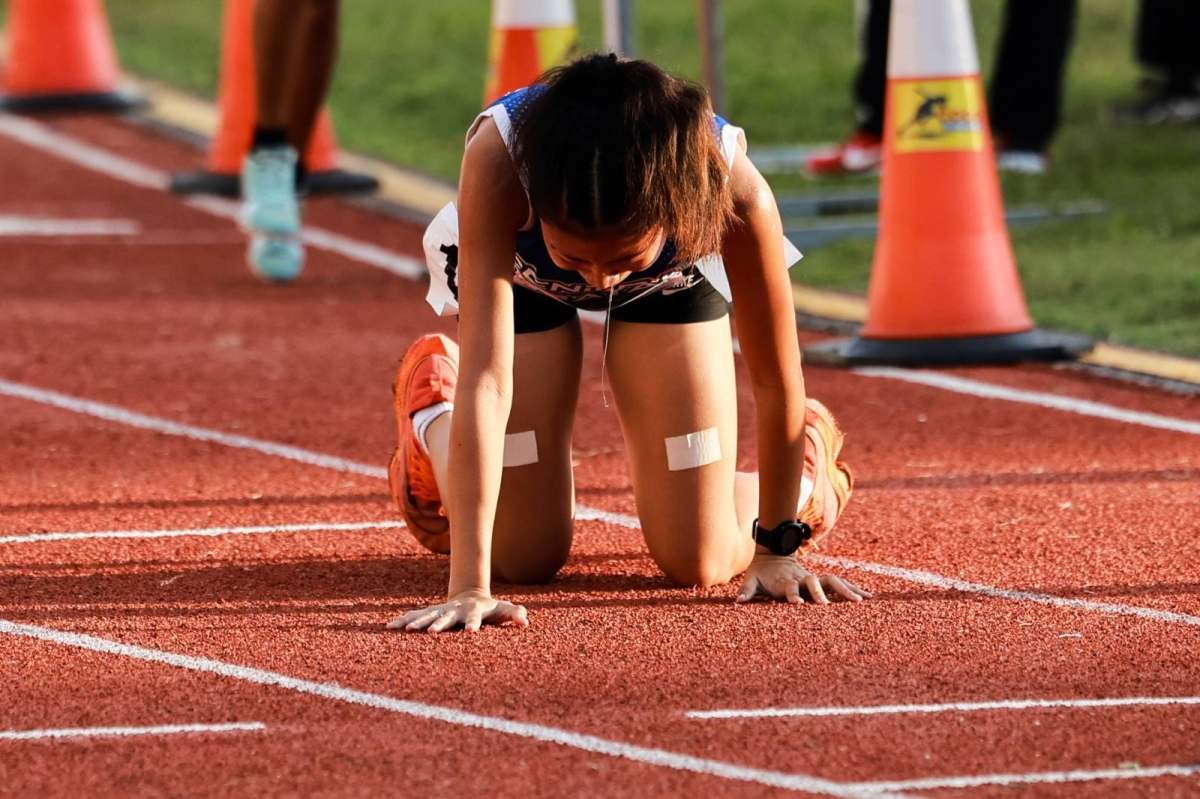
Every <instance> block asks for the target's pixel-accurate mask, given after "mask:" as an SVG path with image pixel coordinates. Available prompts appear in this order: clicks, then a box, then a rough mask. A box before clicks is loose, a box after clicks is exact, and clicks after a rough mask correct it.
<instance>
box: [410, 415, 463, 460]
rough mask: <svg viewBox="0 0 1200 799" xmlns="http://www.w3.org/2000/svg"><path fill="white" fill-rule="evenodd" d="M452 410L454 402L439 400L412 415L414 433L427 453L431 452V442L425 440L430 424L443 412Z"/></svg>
mask: <svg viewBox="0 0 1200 799" xmlns="http://www.w3.org/2000/svg"><path fill="white" fill-rule="evenodd" d="M452 410H454V403H453V402H439V403H436V404H434V405H430V406H429V407H427V408H422V409H421V410H419V411H417V412H416V413H414V414H413V415H412V426H413V433H414V434H415V435H416V437H417V443H418V444H420V445H421V449H423V450H425V454H426V455H428V454H429V442H428V441H426V440H425V433H426V432H428V430H429V425H431V424H433V423H434V421H436V420H437V418H438V417H439V416H441V415H442V414H443V413H450V411H452Z"/></svg>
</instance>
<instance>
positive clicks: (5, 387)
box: [0, 380, 1200, 626]
mask: <svg viewBox="0 0 1200 799" xmlns="http://www.w3.org/2000/svg"><path fill="white" fill-rule="evenodd" d="M5 395H6V396H11V397H16V398H19V399H25V400H30V401H33V402H40V403H43V404H46V405H51V406H53V407H56V408H60V409H62V410H68V411H73V412H75V413H81V414H86V415H91V416H96V417H98V418H101V419H105V420H107V421H112V422H117V423H119V424H126V425H129V426H131V427H136V428H139V429H143V430H151V431H154V432H158V433H163V434H165V435H172V436H182V437H185V438H192V439H195V440H199V441H209V442H213V443H217V444H223V445H225V446H228V447H234V448H240V449H248V450H251V451H253V452H259V453H262V454H264V455H274V456H276V457H280V458H287V459H290V460H294V461H299V462H300V463H305V464H308V465H311V466H320V467H323V468H327V469H335V470H337V471H342V472H349V473H352V474H361V475H365V476H367V477H377V478H380V479H387V469H385V468H383V467H381V466H371V465H370V464H366V463H358V462H356V461H352V460H348V459H346V458H337V457H333V456H330V455H322V454H321V453H319V452H313V451H311V450H306V449H301V448H300V447H293V446H289V445H286V444H277V443H275V442H272V441H265V440H262V439H256V438H250V437H249V436H240V435H229V434H227V433H222V432H220V431H217V430H210V429H208V428H204V427H196V426H194V425H184V424H179V423H177V422H172V421H170V420H169V419H162V418H160V417H156V416H149V415H147V414H142V413H135V412H133V411H128V410H125V409H124V408H120V407H118V406H115V405H108V404H105V403H101V402H93V401H91V400H83V399H79V398H77V397H72V396H69V395H67V394H60V393H58V392H56V391H46V390H44V389H40V388H34V387H32V386H25V385H22V384H20V383H13V382H10V381H7V380H0V396H5ZM575 518H576V519H579V520H581V521H600V522H604V523H607V524H615V525H619V526H622V527H627V528H629V529H633V530H640V529H641V523H640V522H639V521H638V519H637V518H636V517H633V516H628V515H626V514H621V513H613V512H610V511H604V510H599V509H597V508H590V507H587V506H586V505H577V506H576V507H575ZM810 557H811V559H812V560H813V561H814V562H817V563H824V564H826V565H831V566H839V567H841V568H848V569H859V570H861V571H866V572H871V573H873V574H879V575H883V576H886V577H893V578H896V579H899V580H904V581H906V582H911V583H918V584H920V585H931V586H935V587H938V588H942V589H945V590H953V591H962V592H965V593H972V594H982V595H984V596H989V597H994V598H997V599H1009V600H1014V601H1019V602H1036V603H1039V604H1043V605H1052V606H1055V607H1063V608H1070V609H1073V610H1085V611H1093V612H1100V613H1107V614H1115V615H1122V616H1136V617H1138V618H1143V619H1148V620H1151V621H1161V622H1169V623H1174V624H1187V625H1192V626H1200V617H1198V616H1189V615H1186V614H1183V613H1171V612H1168V611H1163V610H1154V609H1153V608H1143V607H1138V606H1136V605H1117V604H1113V603H1109V602H1093V601H1091V600H1086V599H1067V598H1065V597H1059V596H1054V595H1052V594H1040V593H1035V592H1032V591H1018V590H1013V589H1008V588H998V587H996V586H993V585H987V584H985V583H973V582H968V581H966V580H958V579H954V578H952V577H945V576H942V575H940V574H935V573H933V572H926V571H919V570H915V569H904V568H900V567H896V566H887V565H884V564H879V563H866V562H863V561H857V560H849V559H847V558H834V557H829V556H825V555H812V556H810Z"/></svg>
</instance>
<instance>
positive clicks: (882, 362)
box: [804, 328, 1095, 366]
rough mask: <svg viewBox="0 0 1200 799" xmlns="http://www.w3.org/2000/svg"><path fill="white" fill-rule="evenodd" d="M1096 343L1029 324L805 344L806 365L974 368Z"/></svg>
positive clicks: (1058, 357)
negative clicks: (1014, 329)
mask: <svg viewBox="0 0 1200 799" xmlns="http://www.w3.org/2000/svg"><path fill="white" fill-rule="evenodd" d="M1093 346H1095V342H1094V341H1092V339H1090V338H1088V337H1087V336H1079V335H1072V334H1068V333H1048V332H1046V331H1044V330H1039V329H1037V328H1034V329H1033V330H1027V331H1025V332H1023V333H1009V334H1007V335H1002V336H973V337H969V338H937V339H911V340H909V339H904V340H897V339H868V338H861V337H857V336H856V337H854V338H845V339H838V340H836V341H827V342H824V343H822V344H814V345H813V346H811V347H805V349H804V359H805V362H806V363H810V364H819V365H822V366H973V365H983V364H1007V363H1019V362H1021V361H1065V360H1074V359H1075V358H1078V357H1079V356H1081V355H1085V354H1087V353H1088V352H1090V351H1091V349H1092V347H1093Z"/></svg>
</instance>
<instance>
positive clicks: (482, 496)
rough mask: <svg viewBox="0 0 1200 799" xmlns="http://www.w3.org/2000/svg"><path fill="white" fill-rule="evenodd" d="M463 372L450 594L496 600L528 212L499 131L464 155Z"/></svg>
mask: <svg viewBox="0 0 1200 799" xmlns="http://www.w3.org/2000/svg"><path fill="white" fill-rule="evenodd" d="M458 204H459V222H460V227H459V264H460V267H459V275H458V292H459V339H460V341H459V344H460V347H461V362H460V365H459V383H458V391H457V393H456V401H455V412H454V419H453V421H452V423H451V433H450V469H449V472H450V486H449V489H450V490H449V492H448V496H447V497H446V508H447V511H448V515H449V517H450V520H451V524H450V536H451V543H450V551H451V553H452V554H451V558H450V586H449V595H450V596H451V597H454V596H455V595H457V594H460V593H462V592H465V591H479V592H483V593H485V594H490V592H491V544H492V528H493V524H494V522H495V516H496V503H497V501H498V498H499V496H500V477H501V472H502V470H503V461H504V430H505V427H506V425H507V423H508V414H509V411H510V409H511V408H512V364H513V299H512V296H513V294H512V276H513V260H514V257H515V248H516V237H517V230H518V228H519V227H520V226H521V224H522V223H523V222H524V221H525V218H526V215H527V210H528V206H527V202H526V199H525V192H524V190H523V189H522V187H521V183H520V180H519V179H518V177H517V171H516V168H515V167H514V166H513V163H512V159H511V158H510V157H509V154H508V151H507V149H506V148H505V146H504V141H503V140H502V139H501V137H500V133H499V131H498V130H497V128H496V125H495V123H493V122H492V121H491V120H490V119H488V120H484V122H483V124H482V125H481V127H480V128H479V130H478V131H477V132H476V133H475V135H474V137H473V138H472V139H471V142H470V144H468V146H467V152H466V155H465V156H464V157H463V166H462V177H461V179H460V181H459V189H458Z"/></svg>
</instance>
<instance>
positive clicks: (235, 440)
mask: <svg viewBox="0 0 1200 799" xmlns="http://www.w3.org/2000/svg"><path fill="white" fill-rule="evenodd" d="M0 396H8V397H15V398H17V399H24V400H29V401H31V402H38V403H41V404H43V405H50V406H52V407H54V408H60V409H62V410H64V411H72V412H74V413H80V414H83V415H85V416H94V417H96V418H98V419H104V420H106V421H109V422H117V423H118V424H123V425H127V426H129V427H136V428H139V429H141V430H150V431H153V432H155V433H163V434H165V435H169V436H179V437H182V438H190V439H192V440H193V441H207V442H211V443H213V444H222V445H224V446H227V447H234V448H236V449H248V450H252V451H254V452H259V453H262V454H263V455H274V456H276V457H279V458H286V459H288V460H293V461H299V462H300V463H305V464H308V465H310V466H321V467H323V468H326V469H334V470H336V471H339V472H349V473H351V474H361V475H365V476H366V477H380V478H383V479H385V480H386V479H387V469H385V468H384V467H382V466H371V465H369V464H365V463H356V462H355V461H351V460H347V459H345V458H337V457H334V456H332V455H322V454H321V453H319V452H313V451H311V450H307V449H302V448H300V447H293V446H290V445H288V444H278V443H275V442H273V441H264V440H262V439H257V438H250V437H249V436H239V435H233V434H231V433H222V432H220V431H219V430H211V429H209V428H206V427H196V426H194V425H190V424H180V423H179V422H172V421H171V420H169V419H163V418H162V417H159V416H150V415H148V414H144V413H138V412H136V411H130V410H126V409H125V408H121V407H119V406H116V405H109V404H107V403H103V402H96V401H94V400H85V399H80V398H78V397H72V396H71V395H69V394H61V393H59V392H57V391H47V390H46V389H42V388H35V387H33V386H26V385H23V384H21V383H13V382H11V381H8V380H0Z"/></svg>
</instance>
